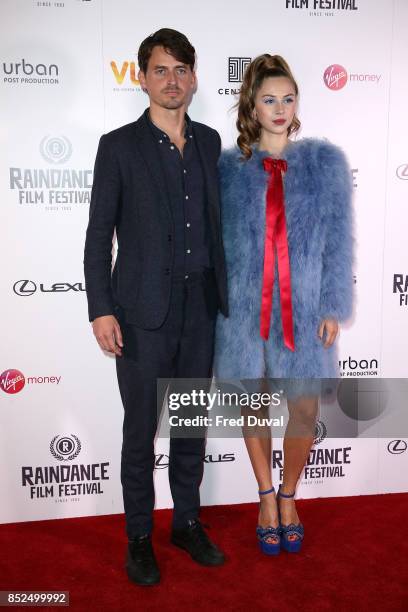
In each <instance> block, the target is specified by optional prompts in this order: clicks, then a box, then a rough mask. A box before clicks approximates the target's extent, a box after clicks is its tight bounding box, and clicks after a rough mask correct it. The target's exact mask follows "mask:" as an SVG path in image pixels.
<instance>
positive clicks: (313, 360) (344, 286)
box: [214, 138, 353, 379]
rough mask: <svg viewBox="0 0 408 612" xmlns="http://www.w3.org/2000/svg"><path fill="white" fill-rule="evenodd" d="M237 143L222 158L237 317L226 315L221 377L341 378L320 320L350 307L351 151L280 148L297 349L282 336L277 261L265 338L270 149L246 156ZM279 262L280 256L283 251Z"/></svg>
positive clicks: (220, 330)
mask: <svg viewBox="0 0 408 612" xmlns="http://www.w3.org/2000/svg"><path fill="white" fill-rule="evenodd" d="M241 157H242V156H241V152H240V151H239V149H237V148H233V149H230V150H227V151H224V152H223V153H222V154H221V157H220V163H219V170H220V179H221V217H222V229H223V239H224V247H225V256H226V263H227V280H228V298H229V317H228V318H225V317H224V316H223V315H222V314H219V315H218V319H217V326H216V344H215V361H214V373H215V375H216V376H217V377H218V378H232V379H242V378H261V377H263V376H267V377H271V378H319V377H321V378H329V377H336V376H338V363H337V356H336V343H334V345H333V346H332V347H330V348H328V349H325V348H324V347H323V343H322V341H321V340H320V338H319V337H318V335H317V332H318V327H319V324H320V322H321V321H322V319H324V318H326V317H333V318H335V319H337V320H338V321H344V320H345V319H347V318H348V317H349V316H350V314H351V310H352V295H353V278H352V259H353V238H352V209H351V194H352V177H351V172H350V169H349V167H348V164H347V161H346V159H345V156H344V154H343V152H342V151H341V150H340V149H339V148H338V147H336V146H334V145H333V144H331V143H329V142H328V141H325V140H317V139H312V138H305V139H302V140H299V141H296V142H292V141H291V142H289V144H288V145H287V147H286V148H285V150H284V152H283V153H282V155H281V158H282V159H286V160H287V163H288V169H287V172H286V174H285V175H284V179H283V182H284V191H285V210H286V224H287V232H288V244H289V258H290V270H291V285H292V306H293V321H294V337H295V351H294V352H292V351H291V350H289V349H288V348H286V347H285V345H284V342H283V334H282V323H281V309H280V300H279V286H278V272H277V268H276V267H275V284H274V294H273V308H272V316H271V329H270V334H269V339H268V340H267V341H265V340H263V339H262V338H261V336H260V306H261V293H262V279H263V254H264V231H265V197H266V189H267V183H268V178H269V174H268V173H267V172H265V171H264V169H263V164H262V160H263V158H264V157H268V154H267V153H266V152H265V151H262V152H261V151H258V149H257V148H256V147H254V148H253V155H252V157H251V158H250V159H249V160H248V161H241V159H240V158H241ZM275 264H276V257H275Z"/></svg>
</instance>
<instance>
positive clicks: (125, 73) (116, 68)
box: [109, 60, 142, 92]
mask: <svg viewBox="0 0 408 612" xmlns="http://www.w3.org/2000/svg"><path fill="white" fill-rule="evenodd" d="M109 66H110V69H111V75H112V77H113V79H114V80H113V83H114V86H113V91H132V92H139V91H142V88H141V86H140V81H139V79H138V78H137V76H136V75H137V72H138V68H137V62H134V61H127V60H126V61H116V60H112V61H111V62H110V63H109Z"/></svg>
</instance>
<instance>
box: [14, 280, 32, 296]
mask: <svg viewBox="0 0 408 612" xmlns="http://www.w3.org/2000/svg"><path fill="white" fill-rule="evenodd" d="M13 291H14V293H17V295H22V296H27V295H33V293H35V291H37V285H36V284H35V283H34V282H33V281H30V280H19V281H17V282H16V283H14V285H13Z"/></svg>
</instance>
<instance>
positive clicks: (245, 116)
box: [236, 53, 300, 160]
mask: <svg viewBox="0 0 408 612" xmlns="http://www.w3.org/2000/svg"><path fill="white" fill-rule="evenodd" d="M268 77H286V78H287V79H289V80H290V81H291V82H292V84H293V87H294V88H295V93H296V96H298V94H299V89H298V86H297V83H296V81H295V78H294V76H293V74H292V71H291V69H290V68H289V65H288V64H287V62H286V61H285V60H284V59H283V57H281V56H280V55H269V53H264V54H263V55H259V56H258V57H256V58H255V59H254V60H252V62H251V63H250V64H249V65H248V67H247V69H246V70H245V74H244V79H243V82H242V87H241V92H240V96H239V100H238V102H237V104H236V108H237V109H238V118H237V129H238V132H239V136H238V138H237V144H238V147H239V148H240V149H241V151H242V154H243V156H244V159H245V160H248V159H250V157H251V155H252V149H251V145H253V144H254V143H255V142H258V141H259V137H260V134H261V126H260V124H259V122H258V120H257V119H255V118H254V116H253V110H254V108H255V96H256V94H257V92H258V89H259V88H260V87H261V85H262V83H263V81H264V79H267V78H268ZM299 128H300V121H299V119H298V118H297V116H296V114H295V115H294V117H293V120H292V123H291V124H290V126H289V127H288V136H289V135H290V134H292V133H294V132H297V131H298V129H299Z"/></svg>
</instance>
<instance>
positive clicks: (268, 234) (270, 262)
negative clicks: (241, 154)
mask: <svg viewBox="0 0 408 612" xmlns="http://www.w3.org/2000/svg"><path fill="white" fill-rule="evenodd" d="M263 166H264V169H265V171H266V172H269V173H270V177H269V182H268V189H267V192H266V229H265V250H264V272H263V284H262V303H261V336H262V338H264V340H267V339H268V338H269V329H270V324H271V312H272V297H273V284H274V280H275V247H276V254H277V258H278V274H279V289H280V302H281V312H282V327H283V339H284V342H285V346H287V347H288V348H289V349H290V350H292V351H294V350H295V340H294V334H293V315H292V290H291V284H290V263H289V250H288V236H287V230H286V218H285V205H284V196H283V180H282V172H286V170H287V168H288V164H287V162H286V161H285V160H284V159H273V158H272V157H266V158H265V159H264V160H263Z"/></svg>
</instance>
